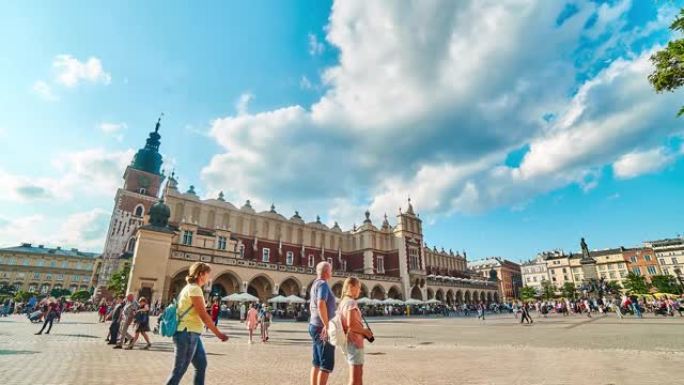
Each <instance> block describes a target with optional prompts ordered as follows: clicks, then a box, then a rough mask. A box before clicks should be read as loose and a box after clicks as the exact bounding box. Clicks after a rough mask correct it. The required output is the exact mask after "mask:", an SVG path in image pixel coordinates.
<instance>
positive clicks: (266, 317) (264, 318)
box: [259, 306, 271, 342]
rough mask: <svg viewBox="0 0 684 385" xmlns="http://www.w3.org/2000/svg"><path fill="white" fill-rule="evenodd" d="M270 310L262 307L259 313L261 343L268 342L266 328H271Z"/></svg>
mask: <svg viewBox="0 0 684 385" xmlns="http://www.w3.org/2000/svg"><path fill="white" fill-rule="evenodd" d="M270 310H271V309H269V308H268V306H264V307H263V308H262V309H261V311H260V312H259V323H260V324H261V342H266V341H268V328H269V327H270V326H271V311H270Z"/></svg>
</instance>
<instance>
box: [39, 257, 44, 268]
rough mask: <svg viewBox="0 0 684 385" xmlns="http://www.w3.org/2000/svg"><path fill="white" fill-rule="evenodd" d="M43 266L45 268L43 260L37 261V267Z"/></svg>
mask: <svg viewBox="0 0 684 385" xmlns="http://www.w3.org/2000/svg"><path fill="white" fill-rule="evenodd" d="M43 266H45V261H43V260H42V259H41V260H39V261H38V267H43Z"/></svg>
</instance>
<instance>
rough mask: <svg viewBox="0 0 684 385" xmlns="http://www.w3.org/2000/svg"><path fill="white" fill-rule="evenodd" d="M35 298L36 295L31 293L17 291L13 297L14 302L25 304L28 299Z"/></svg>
mask: <svg viewBox="0 0 684 385" xmlns="http://www.w3.org/2000/svg"><path fill="white" fill-rule="evenodd" d="M33 296H36V297H38V293H33V292H30V291H23V290H19V291H18V292H17V294H15V295H14V300H15V301H17V302H26V301H28V300H29V298H31V297H33Z"/></svg>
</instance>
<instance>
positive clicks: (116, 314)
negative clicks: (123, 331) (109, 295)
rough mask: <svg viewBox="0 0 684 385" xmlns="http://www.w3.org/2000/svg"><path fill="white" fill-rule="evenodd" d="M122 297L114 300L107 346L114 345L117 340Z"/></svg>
mask: <svg viewBox="0 0 684 385" xmlns="http://www.w3.org/2000/svg"><path fill="white" fill-rule="evenodd" d="M123 299H124V297H123V296H122V295H120V296H118V297H117V298H116V304H115V305H114V310H112V312H111V313H110V315H109V316H110V319H111V320H112V323H111V325H109V343H108V345H116V342H117V340H118V339H119V329H120V328H121V313H123V307H124V302H123Z"/></svg>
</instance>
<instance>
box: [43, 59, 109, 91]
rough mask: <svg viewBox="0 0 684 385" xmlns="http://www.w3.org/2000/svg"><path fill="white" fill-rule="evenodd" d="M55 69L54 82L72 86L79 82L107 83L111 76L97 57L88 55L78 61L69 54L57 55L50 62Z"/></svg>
mask: <svg viewBox="0 0 684 385" xmlns="http://www.w3.org/2000/svg"><path fill="white" fill-rule="evenodd" d="M52 67H53V68H54V69H55V71H56V72H57V73H56V79H55V80H56V82H57V83H59V84H61V85H63V86H66V87H69V88H72V87H75V86H77V85H78V84H79V83H80V82H90V83H101V84H105V85H107V84H109V83H110V82H111V81H112V76H111V74H109V73H108V72H106V71H105V70H104V68H103V66H102V62H101V61H100V59H99V58H96V57H90V58H88V59H87V60H85V61H80V60H78V59H77V58H75V57H73V56H71V55H58V56H56V57H55V59H54V61H53V62H52Z"/></svg>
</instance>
